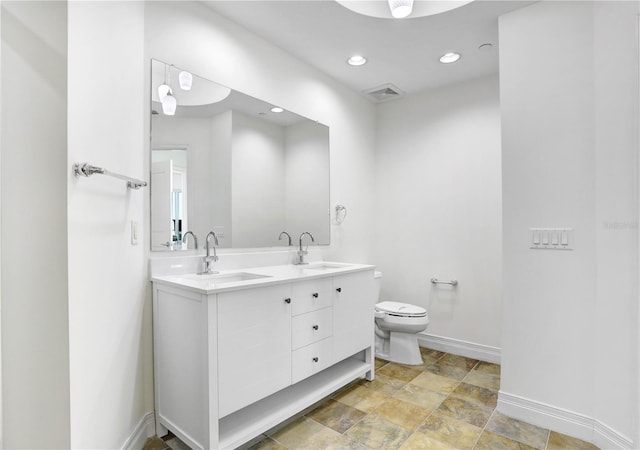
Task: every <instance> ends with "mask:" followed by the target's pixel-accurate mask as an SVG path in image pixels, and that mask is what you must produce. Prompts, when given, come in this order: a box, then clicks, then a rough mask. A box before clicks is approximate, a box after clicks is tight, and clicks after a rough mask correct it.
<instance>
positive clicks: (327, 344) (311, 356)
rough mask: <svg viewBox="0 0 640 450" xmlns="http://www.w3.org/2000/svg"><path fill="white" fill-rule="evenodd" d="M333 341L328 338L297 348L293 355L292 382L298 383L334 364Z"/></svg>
mask: <svg viewBox="0 0 640 450" xmlns="http://www.w3.org/2000/svg"><path fill="white" fill-rule="evenodd" d="M332 353H333V342H332V339H331V338H330V337H329V338H326V339H324V340H322V341H319V342H316V343H315V344H311V345H307V346H306V347H302V348H299V349H298V350H295V351H294V352H293V354H292V355H291V369H292V370H291V375H292V376H291V378H292V379H291V382H292V383H297V382H298V381H301V380H304V379H305V378H307V377H309V376H311V375H313V374H314V373H317V372H320V371H321V370H323V369H326V368H327V367H329V366H330V365H331V364H333V357H332Z"/></svg>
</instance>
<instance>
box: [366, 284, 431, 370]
mask: <svg viewBox="0 0 640 450" xmlns="http://www.w3.org/2000/svg"><path fill="white" fill-rule="evenodd" d="M375 278H376V295H375V297H374V298H375V300H374V301H378V298H379V296H380V283H381V281H382V273H380V272H376V274H375ZM375 321H376V356H377V357H378V358H381V359H385V360H387V361H392V362H396V363H400V364H410V365H420V364H422V355H421V354H420V346H419V345H418V336H417V334H418V333H420V332H421V331H424V330H425V329H426V328H427V325H429V316H427V310H425V309H424V308H421V307H419V306H416V305H411V304H408V303H399V302H392V301H385V302H380V303H376V305H375Z"/></svg>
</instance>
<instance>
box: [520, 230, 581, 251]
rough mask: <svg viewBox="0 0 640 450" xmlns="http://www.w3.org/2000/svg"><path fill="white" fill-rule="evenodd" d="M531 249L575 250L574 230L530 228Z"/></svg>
mask: <svg viewBox="0 0 640 450" xmlns="http://www.w3.org/2000/svg"><path fill="white" fill-rule="evenodd" d="M529 248H532V249H543V250H545V249H546V250H573V228H529Z"/></svg>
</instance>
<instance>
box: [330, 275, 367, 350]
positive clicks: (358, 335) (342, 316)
mask: <svg viewBox="0 0 640 450" xmlns="http://www.w3.org/2000/svg"><path fill="white" fill-rule="evenodd" d="M374 295H375V284H374V278H373V270H367V271H363V272H356V273H352V274H346V275H338V276H335V277H333V345H334V351H333V356H334V358H335V362H338V361H342V360H343V359H345V358H348V357H349V356H351V355H353V354H355V353H357V352H359V351H361V350H363V349H365V348H367V347H370V346H371V345H372V343H373V338H374V337H373V320H374V316H373V309H374V305H375V303H376V299H375V298H374Z"/></svg>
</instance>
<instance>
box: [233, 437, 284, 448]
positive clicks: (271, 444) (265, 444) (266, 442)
mask: <svg viewBox="0 0 640 450" xmlns="http://www.w3.org/2000/svg"><path fill="white" fill-rule="evenodd" d="M240 448H241V449H242V448H243V447H240ZM247 450H287V447H285V446H284V445H282V444H280V443H279V442H276V441H274V440H273V439H271V438H270V437H265V438H264V439H263V440H261V441H260V442H257V443H255V444H253V445H252V446H251V447H248V448H247Z"/></svg>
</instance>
